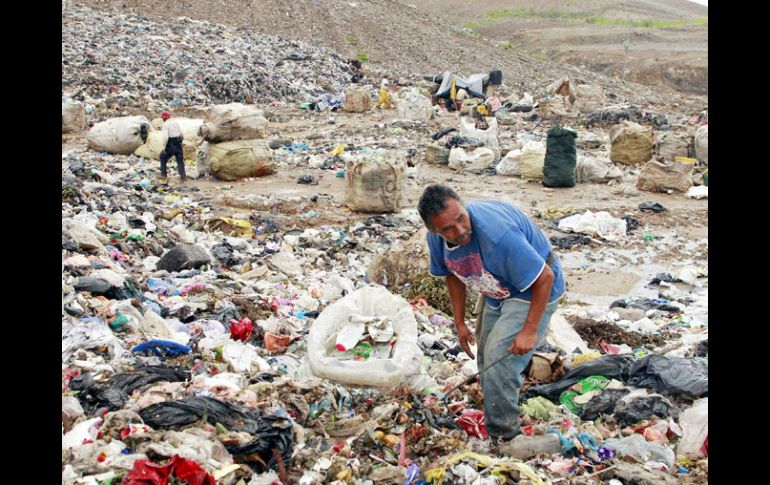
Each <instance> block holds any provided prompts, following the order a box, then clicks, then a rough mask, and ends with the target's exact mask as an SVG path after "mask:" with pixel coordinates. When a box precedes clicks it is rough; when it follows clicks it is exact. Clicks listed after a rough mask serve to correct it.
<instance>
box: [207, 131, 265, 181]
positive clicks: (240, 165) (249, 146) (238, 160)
mask: <svg viewBox="0 0 770 485" xmlns="http://www.w3.org/2000/svg"><path fill="white" fill-rule="evenodd" d="M209 160H210V163H211V173H212V174H213V175H214V176H215V177H217V178H218V179H220V180H238V179H241V178H245V177H262V176H264V175H270V174H274V173H275V172H276V170H277V168H276V165H275V161H274V159H273V154H272V152H271V151H270V150H269V149H268V148H267V147H266V146H265V144H264V143H262V142H260V141H258V140H241V141H230V142H225V143H219V144H217V145H211V147H210V148H209Z"/></svg>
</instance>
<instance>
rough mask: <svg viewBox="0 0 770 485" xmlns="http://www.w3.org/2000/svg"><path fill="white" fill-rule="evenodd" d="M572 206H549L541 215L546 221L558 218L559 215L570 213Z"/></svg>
mask: <svg viewBox="0 0 770 485" xmlns="http://www.w3.org/2000/svg"><path fill="white" fill-rule="evenodd" d="M572 212H573V210H572V207H549V208H548V209H546V210H545V212H543V214H542V217H543V219H545V220H547V221H552V220H554V219H559V218H560V217H564V216H568V215H570V214H572Z"/></svg>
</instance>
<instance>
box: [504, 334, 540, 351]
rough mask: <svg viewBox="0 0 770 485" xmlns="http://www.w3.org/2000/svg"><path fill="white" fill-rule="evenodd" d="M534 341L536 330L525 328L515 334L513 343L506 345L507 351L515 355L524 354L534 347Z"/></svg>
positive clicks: (535, 339)
mask: <svg viewBox="0 0 770 485" xmlns="http://www.w3.org/2000/svg"><path fill="white" fill-rule="evenodd" d="M536 341H537V332H532V331H528V330H527V329H526V328H525V329H523V330H522V331H521V332H519V334H518V335H516V338H515V339H513V343H511V346H510V347H508V352H512V353H514V354H516V355H524V354H526V353H527V352H529V351H530V350H532V349H534V348H535V343H536Z"/></svg>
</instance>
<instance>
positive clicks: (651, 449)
mask: <svg viewBox="0 0 770 485" xmlns="http://www.w3.org/2000/svg"><path fill="white" fill-rule="evenodd" d="M603 445H604V446H605V447H607V448H610V449H612V450H614V451H615V452H616V453H617V454H619V455H624V456H630V457H633V458H635V459H637V460H638V461H640V462H642V463H645V462H648V461H660V462H663V463H665V464H666V465H667V466H668V467H669V468H671V467H673V466H674V462H675V461H676V456H675V455H674V450H672V449H671V448H669V447H667V446H663V445H661V444H658V443H653V442H650V441H647V440H646V439H644V437H643V436H642V435H640V434H633V435H631V436H627V437H625V438H619V439H618V438H610V439H608V440H605V441H604V443H603Z"/></svg>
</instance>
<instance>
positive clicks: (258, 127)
mask: <svg viewBox="0 0 770 485" xmlns="http://www.w3.org/2000/svg"><path fill="white" fill-rule="evenodd" d="M180 128H181V125H180ZM266 129H267V119H266V118H265V112H264V111H263V110H261V109H259V108H257V107H255V106H251V105H245V104H241V103H230V104H224V105H219V106H212V107H211V110H210V111H209V113H208V115H207V116H206V122H205V123H203V124H201V125H200V128H199V130H198V135H200V137H201V138H203V139H204V140H206V141H209V142H212V143H219V142H226V141H233V140H252V139H255V138H262V137H263V136H264V134H265V130H266Z"/></svg>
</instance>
